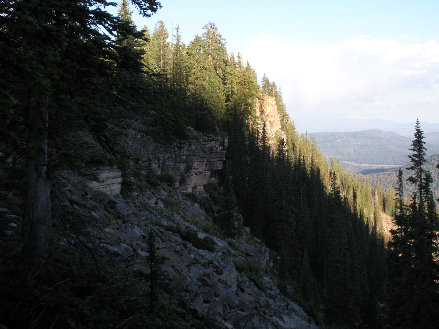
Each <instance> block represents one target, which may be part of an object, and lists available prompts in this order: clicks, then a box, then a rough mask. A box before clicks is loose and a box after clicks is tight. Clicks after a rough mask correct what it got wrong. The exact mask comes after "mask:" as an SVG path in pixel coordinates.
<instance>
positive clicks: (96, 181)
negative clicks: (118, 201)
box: [88, 167, 122, 195]
mask: <svg viewBox="0 0 439 329" xmlns="http://www.w3.org/2000/svg"><path fill="white" fill-rule="evenodd" d="M92 175H93V176H94V177H95V178H93V180H91V181H90V182H89V183H88V186H89V187H91V188H92V189H94V190H96V191H101V192H104V193H108V194H112V195H115V194H119V193H120V190H121V186H122V172H121V171H120V170H118V169H116V168H110V167H102V168H98V169H95V170H92Z"/></svg>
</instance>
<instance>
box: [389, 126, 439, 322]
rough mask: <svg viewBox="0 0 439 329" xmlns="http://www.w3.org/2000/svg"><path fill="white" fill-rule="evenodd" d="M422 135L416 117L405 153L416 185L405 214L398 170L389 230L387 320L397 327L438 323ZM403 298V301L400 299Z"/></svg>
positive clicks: (433, 231) (433, 225) (432, 209)
mask: <svg viewBox="0 0 439 329" xmlns="http://www.w3.org/2000/svg"><path fill="white" fill-rule="evenodd" d="M424 144H425V142H424V135H423V131H422V130H421V127H420V123H419V120H417V121H416V126H415V134H414V140H413V142H412V148H411V151H412V152H413V153H412V154H411V155H409V159H410V162H411V166H410V167H409V168H407V169H409V170H412V171H413V174H412V175H411V176H410V177H409V178H408V181H409V182H410V183H412V184H414V185H415V186H416V192H413V194H412V201H411V204H410V208H409V209H410V210H409V212H408V214H406V212H405V209H404V203H403V187H402V171H401V170H400V171H399V172H398V186H397V192H398V199H397V208H398V213H397V214H396V216H395V220H396V224H397V228H396V230H392V235H393V241H392V243H391V247H392V258H391V260H392V262H391V274H392V277H391V278H390V279H391V287H392V290H391V293H390V302H389V314H388V318H389V322H390V323H391V325H392V326H393V327H398V328H430V327H431V328H432V327H434V324H437V323H438V319H439V318H438V311H437V308H436V306H435V305H437V302H438V296H437V292H436V290H437V288H438V284H437V282H438V281H437V279H438V276H437V274H438V273H437V265H438V264H437V263H436V262H435V260H434V259H433V255H434V254H435V253H436V252H437V250H436V249H437V244H436V242H435V239H437V232H438V231H437V228H438V226H437V214H436V205H435V203H434V200H433V195H432V191H431V182H432V178H431V174H430V173H429V172H428V171H426V170H425V169H424V167H423V165H424V164H425V162H426V159H425V154H426V150H425V146H424ZM401 300H403V301H401Z"/></svg>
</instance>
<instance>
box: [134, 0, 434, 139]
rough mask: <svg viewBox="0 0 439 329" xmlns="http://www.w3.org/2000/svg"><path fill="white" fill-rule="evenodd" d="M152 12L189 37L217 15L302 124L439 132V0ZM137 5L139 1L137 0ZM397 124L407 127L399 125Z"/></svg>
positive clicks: (215, 5)
mask: <svg viewBox="0 0 439 329" xmlns="http://www.w3.org/2000/svg"><path fill="white" fill-rule="evenodd" d="M161 4H162V8H161V9H160V10H159V11H158V12H157V13H156V14H154V15H153V16H152V17H151V18H147V19H146V18H140V17H139V16H135V17H134V18H135V23H136V24H137V26H138V27H139V28H142V27H143V26H144V25H146V26H148V28H149V29H150V30H153V29H154V26H155V24H156V23H157V21H158V20H162V21H164V23H165V26H166V28H167V29H168V31H169V34H170V35H172V30H173V29H175V27H177V26H179V27H180V31H181V33H182V37H183V41H184V42H185V44H189V42H190V41H191V40H192V39H193V38H194V36H195V35H197V34H201V33H202V28H203V26H204V25H205V24H207V23H208V22H214V23H215V24H216V25H217V27H218V29H219V32H220V33H221V34H222V36H223V37H224V39H225V40H226V41H227V49H228V51H229V53H232V52H233V53H235V54H236V53H238V52H239V53H241V54H242V56H243V58H244V59H246V60H248V61H249V63H250V65H251V66H252V67H253V68H254V69H255V71H256V73H257V74H258V78H259V79H260V78H262V76H263V74H264V73H265V74H266V75H267V76H268V78H269V79H270V80H272V81H274V82H275V83H276V84H277V85H278V86H279V87H280V88H281V91H282V95H283V99H284V103H285V105H286V107H287V111H288V113H289V114H290V117H291V119H292V120H293V121H294V124H295V126H296V128H297V129H298V131H299V132H301V133H304V132H317V131H352V130H361V129H371V128H380V129H385V130H394V131H397V132H399V131H398V129H400V130H401V133H402V128H401V127H405V128H404V129H407V127H413V126H414V122H415V121H416V119H417V118H419V120H420V121H421V125H422V124H424V125H423V127H426V128H424V130H425V131H426V132H428V130H430V131H434V130H435V131H439V19H438V16H437V14H438V13H439V1H437V0H430V1H427V0H416V1H415V0H379V1H378V0H343V1H342V0H331V1H328V0H306V1H303V0H289V1H287V0H285V1H284V0H278V1H273V2H269V1H260V0H252V1H249V0H234V1H233V0H222V1H208V0H204V1H202V0H192V1H181V0H162V1H161ZM133 9H134V8H133ZM398 127H399V128H398Z"/></svg>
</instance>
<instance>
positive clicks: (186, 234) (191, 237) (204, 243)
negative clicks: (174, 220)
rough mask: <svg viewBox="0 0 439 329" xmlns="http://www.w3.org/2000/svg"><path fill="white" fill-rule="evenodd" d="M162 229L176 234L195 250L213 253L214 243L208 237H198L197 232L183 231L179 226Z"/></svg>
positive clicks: (167, 226)
mask: <svg viewBox="0 0 439 329" xmlns="http://www.w3.org/2000/svg"><path fill="white" fill-rule="evenodd" d="M164 228H165V229H166V230H167V231H171V232H173V233H175V234H178V235H179V236H180V237H181V238H182V239H183V240H185V241H187V242H189V243H191V244H192V245H193V246H194V247H195V248H198V249H201V250H208V251H212V252H213V251H215V244H216V243H215V241H214V240H213V239H212V238H211V237H209V236H205V237H204V238H200V237H198V234H197V232H195V231H194V230H191V229H188V230H183V229H182V227H181V226H180V225H176V226H171V225H166V226H164Z"/></svg>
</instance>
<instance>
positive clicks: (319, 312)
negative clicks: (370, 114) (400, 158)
mask: <svg viewBox="0 0 439 329" xmlns="http://www.w3.org/2000/svg"><path fill="white" fill-rule="evenodd" d="M43 2H44V1H42V0H36V1H33V2H32V3H30V2H27V1H17V2H11V3H10V5H11V6H12V7H11V8H10V9H9V10H7V11H4V12H3V15H0V16H1V19H2V22H5V23H4V24H5V26H6V28H4V29H0V34H1V38H0V46H1V47H0V49H2V50H3V49H6V50H7V51H9V52H10V54H11V55H10V56H7V57H6V58H5V61H6V65H2V66H1V67H0V69H1V70H5V71H6V74H3V75H0V76H1V77H2V79H3V80H0V92H1V93H2V95H6V96H7V97H5V100H3V99H2V105H4V106H5V107H6V109H7V111H2V112H1V114H0V115H1V118H2V120H0V135H1V136H2V138H1V139H0V177H1V179H0V195H1V198H0V216H1V218H2V221H1V227H0V229H1V234H2V238H1V239H0V265H1V266H0V321H1V322H0V326H3V325H4V326H6V327H8V328H22V327H32V328H54V329H55V328H63V329H64V328H71V329H78V328H123V327H126V328H128V327H130V328H144V327H147V328H155V329H166V328H169V329H171V328H172V329H178V328H213V329H217V328H218V329H220V328H221V329H222V328H228V329H231V328H255V329H256V328H292V327H293V328H315V327H316V326H317V325H319V326H329V327H337V328H355V327H367V328H379V327H382V325H381V324H382V322H383V321H384V319H385V317H384V313H385V311H386V310H385V309H384V306H383V305H385V301H386V296H385V292H386V289H385V287H386V277H387V276H386V271H387V268H386V264H387V258H386V257H387V251H386V249H385V240H384V235H385V234H384V233H385V230H386V225H385V223H384V220H383V217H384V216H382V215H381V214H382V213H383V212H384V213H386V214H387V215H389V214H390V213H392V211H393V209H394V193H393V191H392V190H388V191H384V190H383V189H380V188H372V187H371V186H370V184H364V183H362V182H361V180H360V179H358V177H352V176H350V175H349V174H347V173H346V172H344V171H343V170H342V169H341V168H340V166H339V165H338V164H337V163H336V162H332V163H331V164H329V163H328V161H327V160H326V159H325V157H324V156H323V155H322V153H321V152H320V151H319V149H318V147H317V145H316V144H315V142H313V141H311V142H310V141H309V140H308V139H307V136H301V135H299V134H298V133H297V131H296V129H295V127H294V125H293V124H292V121H291V120H290V118H289V117H288V115H287V112H286V109H285V105H284V104H283V101H282V95H281V92H280V90H279V88H278V87H277V86H276V84H275V83H274V82H271V81H269V79H268V78H267V77H265V76H264V77H263V78H262V83H261V85H259V84H258V79H257V77H256V74H255V72H254V70H253V69H252V68H251V66H250V65H249V64H248V63H243V60H242V58H241V57H240V56H239V55H238V56H234V55H233V54H229V53H228V52H227V49H226V47H225V44H226V42H225V40H224V39H223V38H222V36H221V34H220V33H219V31H218V28H217V27H216V25H215V24H214V23H208V24H206V26H205V27H204V28H203V31H202V34H200V35H199V36H196V37H195V38H194V39H193V40H192V41H191V42H190V43H189V44H188V45H185V44H183V43H182V42H181V38H180V36H179V30H178V29H177V30H176V31H175V35H176V37H175V39H174V40H173V41H172V42H170V41H168V38H167V36H168V35H169V34H168V31H167V30H166V27H165V26H164V24H163V23H162V22H159V23H158V24H157V25H156V27H155V29H154V31H153V32H152V33H150V32H149V31H148V30H147V29H145V30H143V31H141V32H139V31H137V28H136V27H135V26H134V25H133V24H132V19H131V11H130V10H129V6H128V2H127V1H122V5H121V7H120V11H119V16H118V17H113V16H112V15H111V14H108V15H107V14H103V12H102V11H101V10H98V9H96V7H95V6H96V5H97V6H99V4H100V5H101V7H100V8H101V9H105V8H104V5H105V4H106V2H105V1H103V0H102V1H101V0H99V1H97V2H94V1H87V2H85V3H84V4H82V2H81V4H78V3H77V2H56V1H55V2H52V5H53V7H52V10H51V11H50V15H53V19H52V20H50V22H46V23H45V21H44V20H43V19H42V17H43V16H44V14H43V13H41V11H40V9H38V8H40V7H39V6H38V5H39V4H40V5H43V4H45V3H43ZM135 3H136V4H143V5H145V6H146V4H149V5H151V6H146V7H138V9H140V10H141V11H142V13H143V14H144V15H148V13H149V12H150V11H155V10H157V9H158V4H157V3H156V2H155V1H153V0H148V1H146V0H145V1H142V0H139V1H136V2H135ZM43 8H45V7H44V6H43ZM37 9H38V10H37ZM78 15H79V16H78ZM17 17H18V18H20V22H24V23H23V24H24V25H21V24H20V25H18V26H17V25H16V22H17V21H16V19H17ZM51 17H52V16H51ZM43 18H44V17H43ZM84 22H88V23H87V24H85V23H84ZM26 24H30V25H29V26H28V25H26ZM48 27H50V28H48ZM106 28H108V29H109V31H108V32H109V33H111V34H112V35H115V36H116V37H115V38H110V37H109V35H108V34H107V33H104V32H103V30H102V29H106ZM84 47H86V48H84ZM87 47H88V48H87ZM84 49H86V50H87V51H84ZM17 62H22V63H23V65H16V63H17ZM29 71H31V72H33V73H32V74H29ZM34 71H35V72H34ZM78 81H80V82H81V83H78ZM29 91H30V92H31V93H30V94H29ZM29 95H30V96H29Z"/></svg>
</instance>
